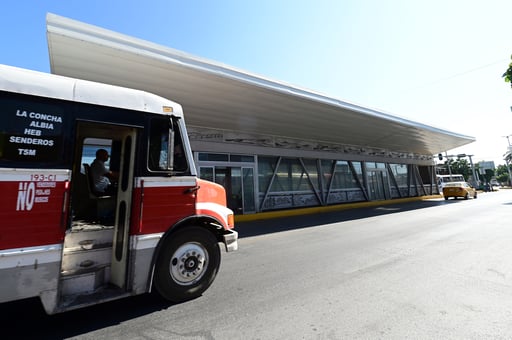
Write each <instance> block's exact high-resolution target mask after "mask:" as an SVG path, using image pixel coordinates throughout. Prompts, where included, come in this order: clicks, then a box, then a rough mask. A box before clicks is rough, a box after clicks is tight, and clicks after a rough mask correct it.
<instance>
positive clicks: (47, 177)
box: [0, 169, 69, 302]
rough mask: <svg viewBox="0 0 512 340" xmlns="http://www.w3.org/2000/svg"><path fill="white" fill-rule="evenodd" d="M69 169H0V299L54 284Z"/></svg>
mask: <svg viewBox="0 0 512 340" xmlns="http://www.w3.org/2000/svg"><path fill="white" fill-rule="evenodd" d="M68 180H69V171H68V170H20V169H0V192H1V195H0V221H1V223H0V302H5V301H11V300H16V299H21V298H26V297H32V296H38V295H40V293H41V292H42V291H47V290H55V289H56V288H57V284H58V278H59V272H60V263H61V257H62V242H63V239H64V226H65V225H64V222H65V221H64V220H65V218H66V213H65V211H63V207H64V204H65V202H64V201H65V195H66V190H67V183H66V181H68Z"/></svg>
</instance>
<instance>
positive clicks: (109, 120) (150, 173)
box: [0, 65, 238, 314]
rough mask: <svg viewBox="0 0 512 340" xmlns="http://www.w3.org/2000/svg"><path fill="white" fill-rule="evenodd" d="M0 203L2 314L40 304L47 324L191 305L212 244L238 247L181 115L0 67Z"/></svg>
mask: <svg viewBox="0 0 512 340" xmlns="http://www.w3.org/2000/svg"><path fill="white" fill-rule="evenodd" d="M100 148H101V149H104V150H106V151H107V152H108V153H109V154H110V161H109V162H107V166H108V167H109V170H110V171H112V172H116V173H118V181H117V182H114V183H113V188H114V190H112V192H111V193H110V194H98V193H97V192H96V191H95V188H94V186H93V181H94V180H93V179H92V178H91V173H90V171H89V170H90V169H89V163H90V161H91V160H92V159H93V158H94V151H95V150H96V149H100ZM169 150H171V151H173V152H168V151H169ZM0 193H1V195H0V302H7V301H13V300H17V299H24V298H29V297H40V299H41V301H42V304H43V306H44V308H45V310H46V312H47V313H49V314H53V313H58V312H63V311H67V310H71V309H76V308H80V307H84V306H88V305H92V304H97V303H100V302H105V301H109V300H114V299H119V298H122V297H126V296H131V295H137V294H142V293H146V292H150V291H151V290H152V288H155V289H156V290H157V291H158V292H159V293H160V294H161V295H162V296H163V297H164V298H166V299H168V300H170V301H174V302H179V301H185V300H188V299H192V298H195V297H198V296H200V295H201V294H202V293H203V292H204V291H205V290H206V289H207V288H208V287H209V286H210V285H211V283H212V282H213V280H214V279H215V276H216V274H217V272H218V268H219V265H220V256H221V255H220V246H219V243H223V244H224V245H225V249H226V251H233V250H236V249H237V247H238V234H237V233H236V231H234V230H233V227H234V218H233V212H232V211H231V210H230V209H228V208H227V207H226V194H225V190H224V188H222V187H221V186H219V185H217V184H215V183H211V182H207V181H204V180H201V179H199V178H198V177H197V173H196V169H195V166H194V163H193V157H192V151H191V149H190V144H189V140H188V138H187V131H186V127H185V122H184V117H183V112H182V108H181V106H180V105H179V104H177V103H174V102H172V101H169V100H167V99H164V98H161V97H158V96H156V95H152V94H149V93H146V92H142V91H137V90H133V89H127V88H121V87H116V86H111V85H106V84H100V83H94V82H89V81H84V80H78V79H71V78H66V77H60V76H56V75H51V74H45V73H39V72H34V71H29V70H24V69H19V68H14V67H10V66H5V65H0Z"/></svg>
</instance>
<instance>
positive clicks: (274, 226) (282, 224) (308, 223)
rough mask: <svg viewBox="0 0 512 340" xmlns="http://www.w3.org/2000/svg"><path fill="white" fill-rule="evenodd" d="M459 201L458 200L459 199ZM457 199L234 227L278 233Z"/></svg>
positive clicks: (246, 233) (242, 232) (248, 232)
mask: <svg viewBox="0 0 512 340" xmlns="http://www.w3.org/2000/svg"><path fill="white" fill-rule="evenodd" d="M459 201H460V200H459ZM456 202H457V200H448V201H445V200H444V199H431V200H424V201H417V202H408V203H399V204H385V205H382V206H377V207H371V208H356V209H349V210H341V211H336V212H326V213H318V214H309V215H300V216H291V217H279V218H273V219H265V220H257V221H251V222H239V223H237V224H236V226H235V229H236V231H237V232H238V236H239V237H240V238H244V237H252V236H259V235H265V234H272V233H278V232H283V231H288V230H293V229H302V228H311V227H316V226H319V225H324V224H331V223H338V222H345V221H352V220H358V219H362V218H367V217H374V216H381V215H388V214H395V213H400V212H405V211H410V210H417V209H425V208H431V207H436V206H441V205H445V204H453V203H456Z"/></svg>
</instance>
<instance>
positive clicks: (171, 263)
mask: <svg viewBox="0 0 512 340" xmlns="http://www.w3.org/2000/svg"><path fill="white" fill-rule="evenodd" d="M164 242H165V243H164V244H163V245H162V248H161V251H160V254H159V256H158V259H157V262H156V266H155V278H154V279H155V280H154V283H155V288H156V290H157V291H158V292H159V293H160V295H162V296H163V297H164V298H165V299H167V300H169V301H172V302H182V301H186V300H190V299H194V298H196V297H199V296H201V294H202V293H203V292H204V291H205V290H206V289H208V287H209V286H210V285H211V284H212V282H213V280H214V279H215V276H216V275H217V272H218V270H219V266H220V248H219V243H218V241H217V240H216V239H215V237H214V236H213V235H212V233H211V232H209V231H208V230H206V229H203V228H200V227H190V228H185V229H182V230H180V231H178V232H176V233H175V234H173V235H170V237H168V238H167V239H166V240H165V241H164Z"/></svg>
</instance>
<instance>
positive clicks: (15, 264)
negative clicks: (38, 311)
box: [0, 244, 62, 303]
mask: <svg viewBox="0 0 512 340" xmlns="http://www.w3.org/2000/svg"><path fill="white" fill-rule="evenodd" d="M61 256H62V245H60V244H56V245H49V246H44V247H30V248H21V249H20V248H18V249H9V250H8V251H4V250H0V303H1V302H7V301H14V300H18V299H24V298H29V297H34V296H40V295H41V293H42V292H44V291H56V289H57V286H58V279H59V272H60V263H61Z"/></svg>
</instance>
